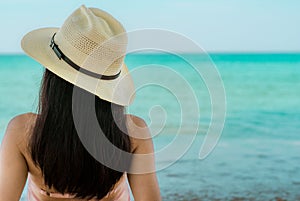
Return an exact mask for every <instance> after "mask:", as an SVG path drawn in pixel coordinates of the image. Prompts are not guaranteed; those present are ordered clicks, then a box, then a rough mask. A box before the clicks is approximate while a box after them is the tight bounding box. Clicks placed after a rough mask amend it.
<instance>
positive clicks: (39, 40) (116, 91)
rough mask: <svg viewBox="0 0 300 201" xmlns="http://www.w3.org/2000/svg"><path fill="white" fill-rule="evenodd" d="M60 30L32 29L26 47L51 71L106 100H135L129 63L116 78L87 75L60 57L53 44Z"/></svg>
mask: <svg viewBox="0 0 300 201" xmlns="http://www.w3.org/2000/svg"><path fill="white" fill-rule="evenodd" d="M57 31H58V28H43V29H37V30H34V31H31V32H29V33H28V34H26V35H25V36H24V37H23V39H22V42H21V46H22V49H23V50H24V52H25V53H26V54H28V55H29V56H30V57H32V58H33V59H34V60H36V61H37V62H39V63H40V64H42V65H43V66H44V67H45V68H47V69H49V70H50V71H51V72H53V73H55V74H56V75H58V76H59V77H61V78H63V79H64V80H66V81H68V82H70V83H72V84H74V85H76V86H78V87H80V88H83V89H85V90H87V91H89V92H90V93H93V94H95V95H97V96H98V97H99V98H101V99H103V100H106V101H109V102H112V103H115V104H118V105H123V106H127V105H130V104H131V103H132V102H133V100H134V97H135V88H134V83H133V80H132V77H131V75H130V74H129V70H128V68H127V66H126V64H125V63H123V65H122V67H121V74H120V75H119V77H118V78H116V79H113V80H101V79H97V78H94V77H91V76H88V75H85V74H83V73H81V72H80V71H77V70H76V69H74V68H72V67H71V66H69V65H68V64H67V63H66V62H65V61H64V60H60V59H59V58H58V57H57V56H56V54H55V53H54V51H53V50H52V48H51V47H50V41H51V38H52V36H53V34H54V33H56V32H57Z"/></svg>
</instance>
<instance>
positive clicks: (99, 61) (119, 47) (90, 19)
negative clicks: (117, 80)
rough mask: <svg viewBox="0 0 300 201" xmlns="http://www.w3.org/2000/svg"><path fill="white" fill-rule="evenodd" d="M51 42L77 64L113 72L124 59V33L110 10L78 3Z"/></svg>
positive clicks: (125, 42) (107, 73)
mask: <svg viewBox="0 0 300 201" xmlns="http://www.w3.org/2000/svg"><path fill="white" fill-rule="evenodd" d="M55 43H56V44H57V45H58V47H59V48H60V50H61V51H62V52H63V53H64V54H65V55H66V56H67V57H68V58H69V59H71V60H72V61H73V62H74V63H75V64H77V65H78V66H80V67H81V68H84V69H86V70H89V71H91V72H94V73H98V74H103V75H114V74H117V73H118V72H119V71H120V69H121V67H122V64H123V62H124V56H125V53H126V48H127V35H126V31H125V29H124V28H123V26H122V25H121V23H120V22H118V21H117V20H116V19H115V18H114V17H113V16H111V15H110V14H108V13H106V12H105V11H103V10H100V9H97V8H86V7H85V6H84V5H82V6H81V7H80V8H78V9H77V10H75V11H74V12H73V13H72V14H71V15H70V16H69V17H68V18H67V19H66V21H65V22H64V24H63V25H62V27H61V28H60V29H59V30H58V32H57V33H56V35H55Z"/></svg>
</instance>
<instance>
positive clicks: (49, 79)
mask: <svg viewBox="0 0 300 201" xmlns="http://www.w3.org/2000/svg"><path fill="white" fill-rule="evenodd" d="M75 88H76V91H77V93H79V94H80V96H81V97H83V98H87V99H88V98H93V100H95V101H94V102H95V104H94V105H93V106H92V107H94V108H93V109H94V111H95V113H96V116H97V121H98V123H99V125H100V127H101V129H102V131H103V133H104V134H105V136H106V137H107V139H108V140H109V141H110V142H112V143H113V144H114V145H115V146H116V147H118V148H120V149H122V150H124V151H127V152H130V151H131V144H130V139H129V136H128V135H127V133H126V131H127V129H126V122H125V121H126V115H125V108H124V106H120V105H116V104H113V103H110V102H108V101H105V100H102V99H100V98H98V97H97V96H95V95H93V94H91V93H89V92H87V91H85V90H83V89H81V88H79V87H76V86H74V85H73V84H71V83H69V82H67V81H65V80H64V79H62V78H60V77H59V76H57V75H55V74H54V73H52V72H51V71H49V70H47V69H46V70H45V73H44V76H43V79H42V85H41V90H40V100H39V108H38V116H37V119H36V122H35V126H34V128H33V133H32V135H31V137H30V141H29V150H30V153H31V157H32V160H33V161H34V163H35V165H36V166H37V167H39V168H40V169H41V171H42V174H43V177H44V181H45V184H46V185H47V186H49V187H50V188H51V187H53V188H54V189H56V190H57V191H58V192H60V193H72V194H75V195H76V197H77V198H86V199H91V198H93V197H97V199H101V198H103V197H104V196H105V195H107V193H108V192H109V191H110V190H112V188H113V187H114V185H115V184H116V183H117V182H118V181H119V180H120V178H121V177H122V175H123V173H124V172H120V171H116V170H113V169H111V168H109V167H106V166H105V165H103V164H101V163H100V162H98V161H97V160H96V159H95V158H94V157H93V156H92V155H90V153H89V152H88V151H87V150H86V149H85V147H84V146H83V144H82V142H81V140H80V137H79V136H78V133H77V130H76V128H75V125H74V118H73V115H72V94H73V90H74V89H75ZM112 106H113V107H112ZM77 107H87V106H86V105H84V104H82V105H81V106H80V104H79V105H78V106H77ZM115 116H116V117H118V118H114V117H115ZM83 123H84V122H83ZM120 126H121V127H122V129H121V128H120ZM87 127H88V126H87ZM124 128H125V129H124ZM84 132H85V133H84V135H91V134H95V133H93V132H96V131H95V130H93V129H92V128H89V129H86V130H85V131H84ZM99 151H100V153H99V154H100V155H101V154H107V153H101V149H99ZM110 158H111V160H114V161H118V162H119V163H123V164H122V165H124V163H125V166H127V167H129V166H130V163H131V161H130V160H128V159H127V160H126V161H124V160H123V161H122V158H121V157H120V155H118V154H117V155H116V154H113V155H110Z"/></svg>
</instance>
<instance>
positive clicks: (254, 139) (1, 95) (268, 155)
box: [0, 54, 300, 201]
mask: <svg viewBox="0 0 300 201" xmlns="http://www.w3.org/2000/svg"><path fill="white" fill-rule="evenodd" d="M188 57H189V58H190V59H191V60H193V62H195V63H197V64H199V66H200V67H201V65H203V66H205V65H206V62H207V61H208V60H206V59H203V55H197V54H193V55H188ZM210 57H211V59H212V62H213V63H214V65H215V66H216V69H217V70H218V72H219V74H220V76H221V78H222V80H223V83H224V88H225V92H226V105H227V108H226V119H225V125H224V129H223V132H222V135H221V138H220V140H219V142H218V144H217V146H216V148H215V149H214V150H213V152H212V153H211V154H210V155H209V156H208V157H207V158H205V159H204V160H200V159H199V158H198V155H199V149H200V147H201V144H202V143H203V139H204V137H205V134H206V130H207V128H208V127H209V124H210V114H211V105H210V103H211V100H210V96H209V95H210V92H209V91H208V90H207V87H206V85H205V83H204V81H203V80H201V77H200V76H199V75H198V74H197V73H196V72H195V70H194V69H193V68H192V67H191V66H190V65H189V64H188V63H186V62H184V61H182V59H181V58H180V57H176V56H174V55H167V54H133V55H128V56H127V58H126V63H127V65H128V67H129V69H131V70H133V72H134V69H138V68H140V67H142V68H143V66H145V65H148V64H155V65H156V66H158V65H160V66H164V67H165V68H167V69H168V70H170V71H172V72H175V73H176V75H177V78H178V79H174V77H170V76H169V75H170V74H168V73H165V71H161V74H160V73H159V72H160V71H159V69H158V68H153V69H156V70H157V69H158V73H156V77H155V78H153V77H150V76H151V74H148V75H147V73H140V74H139V73H136V75H135V76H133V77H134V79H136V80H138V82H141V81H143V80H144V81H145V80H146V81H147V80H152V81H153V80H154V81H153V82H152V83H151V82H149V83H147V82H145V83H147V85H145V86H143V87H140V88H139V89H138V91H137V95H136V100H135V102H134V104H133V105H132V106H130V107H129V108H128V112H130V113H134V114H136V115H138V116H141V117H143V118H144V119H145V120H146V122H147V123H148V125H149V126H150V129H151V131H152V132H153V133H154V134H155V137H154V145H155V148H156V150H163V149H164V148H165V147H167V146H168V145H169V144H172V143H173V142H174V139H175V138H178V137H179V136H178V135H176V132H177V130H178V128H179V127H182V130H183V132H184V134H185V135H186V136H181V138H182V140H184V138H188V137H189V135H191V132H192V130H193V129H192V128H193V125H194V123H195V122H198V123H199V129H198V132H197V136H196V138H195V139H194V140H193V142H192V145H191V146H190V147H189V148H188V150H187V152H186V153H185V154H184V156H183V157H182V158H180V159H178V160H176V162H175V163H174V164H172V165H170V166H168V167H165V168H163V169H162V170H159V171H158V173H157V175H158V180H159V184H160V188H161V193H162V196H163V198H164V200H167V201H168V200H170V201H173V200H194V201H197V200H300V54H211V55H210ZM155 65H154V66H155ZM42 72H43V67H41V66H40V64H38V63H36V62H35V61H33V60H32V59H30V58H28V57H27V56H24V55H2V56H0V141H1V140H2V138H3V134H4V132H5V128H6V126H7V123H8V122H9V120H10V119H11V118H12V117H14V116H15V115H18V114H21V113H26V112H30V111H31V112H34V111H36V105H37V101H38V90H39V85H40V80H41V75H42ZM180 79H183V80H185V81H186V82H187V83H188V84H189V86H190V88H189V89H190V91H191V92H193V94H194V95H195V98H196V100H197V105H195V104H194V103H193V102H192V101H191V99H190V98H189V97H188V96H185V94H186V93H187V91H186V88H184V87H182V85H181V84H180V83H181V82H180V81H179V80H180ZM161 80H164V82H162V83H163V84H162V83H160V82H159V81H161ZM155 82H159V84H157V83H155ZM164 84H165V85H170V86H172V87H173V88H172V90H168V89H167V88H166V87H165V86H163V85H164ZM174 94H175V95H174ZM176 94H179V96H176ZM178 97H180V99H178ZM220 100H221V99H220ZM216 101H218V100H216ZM183 105H184V106H185V107H184V108H185V110H187V111H188V112H187V114H190V113H192V111H194V110H195V108H199V109H200V119H195V118H191V119H188V120H189V121H187V123H185V124H184V125H181V122H182V118H181V117H182V115H181V114H182V111H181V108H183ZM185 118H188V115H187V116H185ZM170 155H172V153H170ZM170 160H171V159H170ZM167 163H170V161H169V159H168V158H165V159H161V158H159V157H158V160H157V166H158V167H161V166H163V165H164V164H167ZM25 193H26V189H25V191H24V194H25ZM23 200H26V199H25V198H23Z"/></svg>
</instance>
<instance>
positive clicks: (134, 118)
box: [126, 114, 147, 127]
mask: <svg viewBox="0 0 300 201" xmlns="http://www.w3.org/2000/svg"><path fill="white" fill-rule="evenodd" d="M126 117H127V120H129V121H132V122H133V123H134V124H136V125H137V126H139V127H147V124H146V122H145V120H144V119H142V118H141V117H138V116H135V115H133V114H126Z"/></svg>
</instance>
